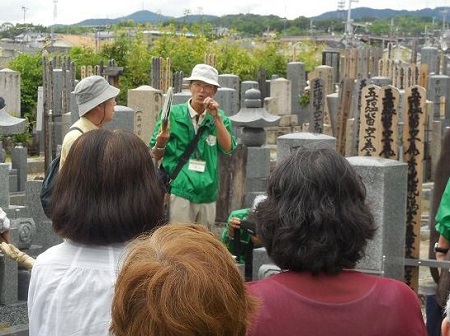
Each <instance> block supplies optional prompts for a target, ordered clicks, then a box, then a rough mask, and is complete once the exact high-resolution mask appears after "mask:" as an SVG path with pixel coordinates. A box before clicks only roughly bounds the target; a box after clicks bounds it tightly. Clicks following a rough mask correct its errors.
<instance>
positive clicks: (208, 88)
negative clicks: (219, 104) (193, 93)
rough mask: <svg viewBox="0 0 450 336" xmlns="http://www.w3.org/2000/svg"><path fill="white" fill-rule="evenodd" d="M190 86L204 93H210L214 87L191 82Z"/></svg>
mask: <svg viewBox="0 0 450 336" xmlns="http://www.w3.org/2000/svg"><path fill="white" fill-rule="evenodd" d="M192 86H193V87H194V88H196V89H197V90H198V89H200V90H201V89H203V90H205V91H212V90H214V88H215V86H214V85H211V84H207V83H203V82H192Z"/></svg>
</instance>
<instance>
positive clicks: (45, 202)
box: [41, 155, 61, 218]
mask: <svg viewBox="0 0 450 336" xmlns="http://www.w3.org/2000/svg"><path fill="white" fill-rule="evenodd" d="M60 161H61V156H59V155H58V156H57V157H56V158H54V159H53V161H52V162H51V163H50V166H49V167H48V169H47V172H46V173H45V177H44V181H43V182H42V189H41V204H42V209H44V212H45V215H46V216H47V217H49V218H50V201H51V200H52V192H53V188H54V186H55V181H56V176H57V175H58V171H59V162H60Z"/></svg>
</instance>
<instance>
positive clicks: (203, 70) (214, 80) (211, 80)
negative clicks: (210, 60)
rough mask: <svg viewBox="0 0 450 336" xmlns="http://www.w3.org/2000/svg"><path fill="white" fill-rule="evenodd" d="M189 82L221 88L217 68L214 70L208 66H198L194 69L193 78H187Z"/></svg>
mask: <svg viewBox="0 0 450 336" xmlns="http://www.w3.org/2000/svg"><path fill="white" fill-rule="evenodd" d="M185 80H188V81H194V80H198V81H202V82H205V83H208V84H211V85H214V86H216V87H220V85H219V82H218V81H219V73H218V72H217V70H216V68H213V67H212V66H211V65H208V64H197V65H196V66H195V67H194V69H192V73H191V77H188V78H185Z"/></svg>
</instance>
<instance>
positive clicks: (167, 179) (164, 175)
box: [159, 126, 206, 194]
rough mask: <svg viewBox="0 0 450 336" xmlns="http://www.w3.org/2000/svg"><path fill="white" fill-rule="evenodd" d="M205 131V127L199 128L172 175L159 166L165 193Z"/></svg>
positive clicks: (168, 192)
mask: <svg viewBox="0 0 450 336" xmlns="http://www.w3.org/2000/svg"><path fill="white" fill-rule="evenodd" d="M205 130H206V127H205V126H200V128H199V129H198V131H197V134H196V135H195V137H194V138H193V139H192V140H191V142H190V143H189V145H188V146H187V147H186V149H185V150H184V152H183V154H182V155H181V157H180V160H179V161H178V163H177V166H176V167H175V169H174V170H173V172H172V174H169V172H168V171H167V170H166V169H165V168H164V167H163V165H162V164H160V165H159V180H160V183H161V186H162V188H163V191H164V192H165V193H167V194H170V188H171V185H172V181H173V180H175V178H176V177H177V176H178V173H179V172H180V171H181V168H183V166H184V165H185V164H186V162H188V160H189V157H190V156H191V154H192V152H193V151H194V149H195V148H196V146H197V143H198V141H199V140H200V136H201V135H202V133H203V132H204V131H205Z"/></svg>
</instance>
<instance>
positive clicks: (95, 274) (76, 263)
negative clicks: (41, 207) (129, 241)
mask: <svg viewBox="0 0 450 336" xmlns="http://www.w3.org/2000/svg"><path fill="white" fill-rule="evenodd" d="M124 248H125V244H115V245H109V246H87V245H83V244H77V243H73V242H70V241H64V242H63V243H61V244H59V245H56V246H53V247H51V248H49V249H48V250H47V251H45V252H44V253H42V254H40V255H39V256H38V257H37V259H36V263H35V264H34V266H33V269H32V271H31V279H30V287H29V291H28V318H29V331H30V336H38V335H39V336H52V335H54V336H56V335H58V336H59V335H64V336H72V335H79V336H89V335H92V336H94V335H95V336H102V335H105V336H107V335H109V325H110V321H111V312H110V311H111V302H112V297H113V294H114V284H115V282H116V278H117V274H118V269H119V263H120V261H121V257H122V255H123V252H124Z"/></svg>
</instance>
